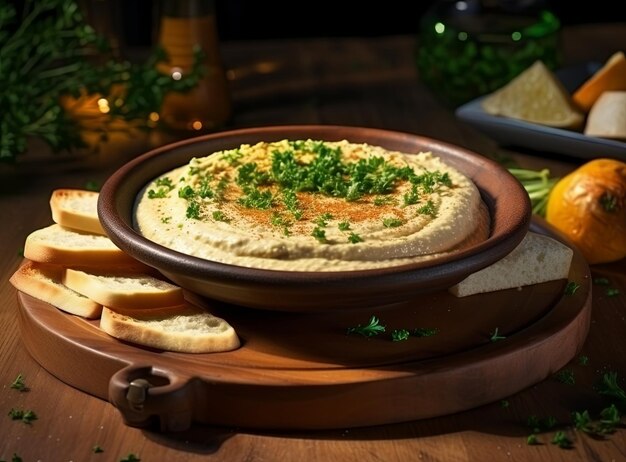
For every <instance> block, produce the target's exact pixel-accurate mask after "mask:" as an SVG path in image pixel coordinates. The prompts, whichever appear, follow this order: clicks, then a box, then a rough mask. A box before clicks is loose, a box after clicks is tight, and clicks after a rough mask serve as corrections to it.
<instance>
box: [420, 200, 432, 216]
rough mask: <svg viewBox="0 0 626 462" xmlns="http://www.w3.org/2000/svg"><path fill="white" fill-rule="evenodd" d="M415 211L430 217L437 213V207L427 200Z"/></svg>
mask: <svg viewBox="0 0 626 462" xmlns="http://www.w3.org/2000/svg"><path fill="white" fill-rule="evenodd" d="M417 213H419V214H420V215H430V216H431V217H434V216H435V215H437V209H436V207H435V204H434V203H433V201H431V200H428V201H427V202H426V204H424V205H422V206H421V207H420V208H419V209H417Z"/></svg>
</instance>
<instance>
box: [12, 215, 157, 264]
mask: <svg viewBox="0 0 626 462" xmlns="http://www.w3.org/2000/svg"><path fill="white" fill-rule="evenodd" d="M24 256H25V257H26V258H28V259H29V260H33V261H37V262H40V263H52V264H56V265H63V266H84V267H96V268H98V267H100V268H101V267H104V268H115V267H117V266H124V267H126V268H128V269H135V270H141V269H142V268H146V265H144V264H143V263H140V262H138V261H137V260H135V259H134V258H132V257H131V256H130V255H128V254H127V253H125V252H123V251H122V250H121V249H120V248H119V247H117V246H116V245H115V244H113V242H112V241H111V240H110V239H109V238H108V237H107V236H102V235H99V234H93V233H86V232H82V231H76V230H72V229H69V228H65V227H63V226H60V225H58V224H53V225H50V226H48V227H46V228H41V229H38V230H35V231H33V232H32V233H30V234H29V235H28V236H27V237H26V242H25V243H24Z"/></svg>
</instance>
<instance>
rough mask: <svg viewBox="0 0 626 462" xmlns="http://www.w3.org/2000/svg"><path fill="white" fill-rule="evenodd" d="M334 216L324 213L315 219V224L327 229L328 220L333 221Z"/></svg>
mask: <svg viewBox="0 0 626 462" xmlns="http://www.w3.org/2000/svg"><path fill="white" fill-rule="evenodd" d="M332 219H333V216H332V214H330V213H323V214H321V215H320V216H319V217H317V218H316V219H315V222H314V223H315V224H316V225H317V226H319V227H320V228H325V227H326V226H327V225H328V220H332Z"/></svg>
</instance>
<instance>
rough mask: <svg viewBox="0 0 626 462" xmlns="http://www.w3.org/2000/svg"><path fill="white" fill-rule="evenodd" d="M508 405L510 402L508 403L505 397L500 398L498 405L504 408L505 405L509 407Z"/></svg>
mask: <svg viewBox="0 0 626 462" xmlns="http://www.w3.org/2000/svg"><path fill="white" fill-rule="evenodd" d="M510 405H511V403H509V401H508V400H506V399H501V400H500V407H503V408H505V409H506V408H507V407H509V406H510Z"/></svg>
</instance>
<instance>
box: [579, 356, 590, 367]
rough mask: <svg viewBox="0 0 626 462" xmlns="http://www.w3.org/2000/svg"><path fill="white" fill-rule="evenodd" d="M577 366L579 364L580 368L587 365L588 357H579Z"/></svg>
mask: <svg viewBox="0 0 626 462" xmlns="http://www.w3.org/2000/svg"><path fill="white" fill-rule="evenodd" d="M578 364H580V365H581V366H586V365H588V364H589V356H587V355H580V356H579V357H578Z"/></svg>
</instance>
